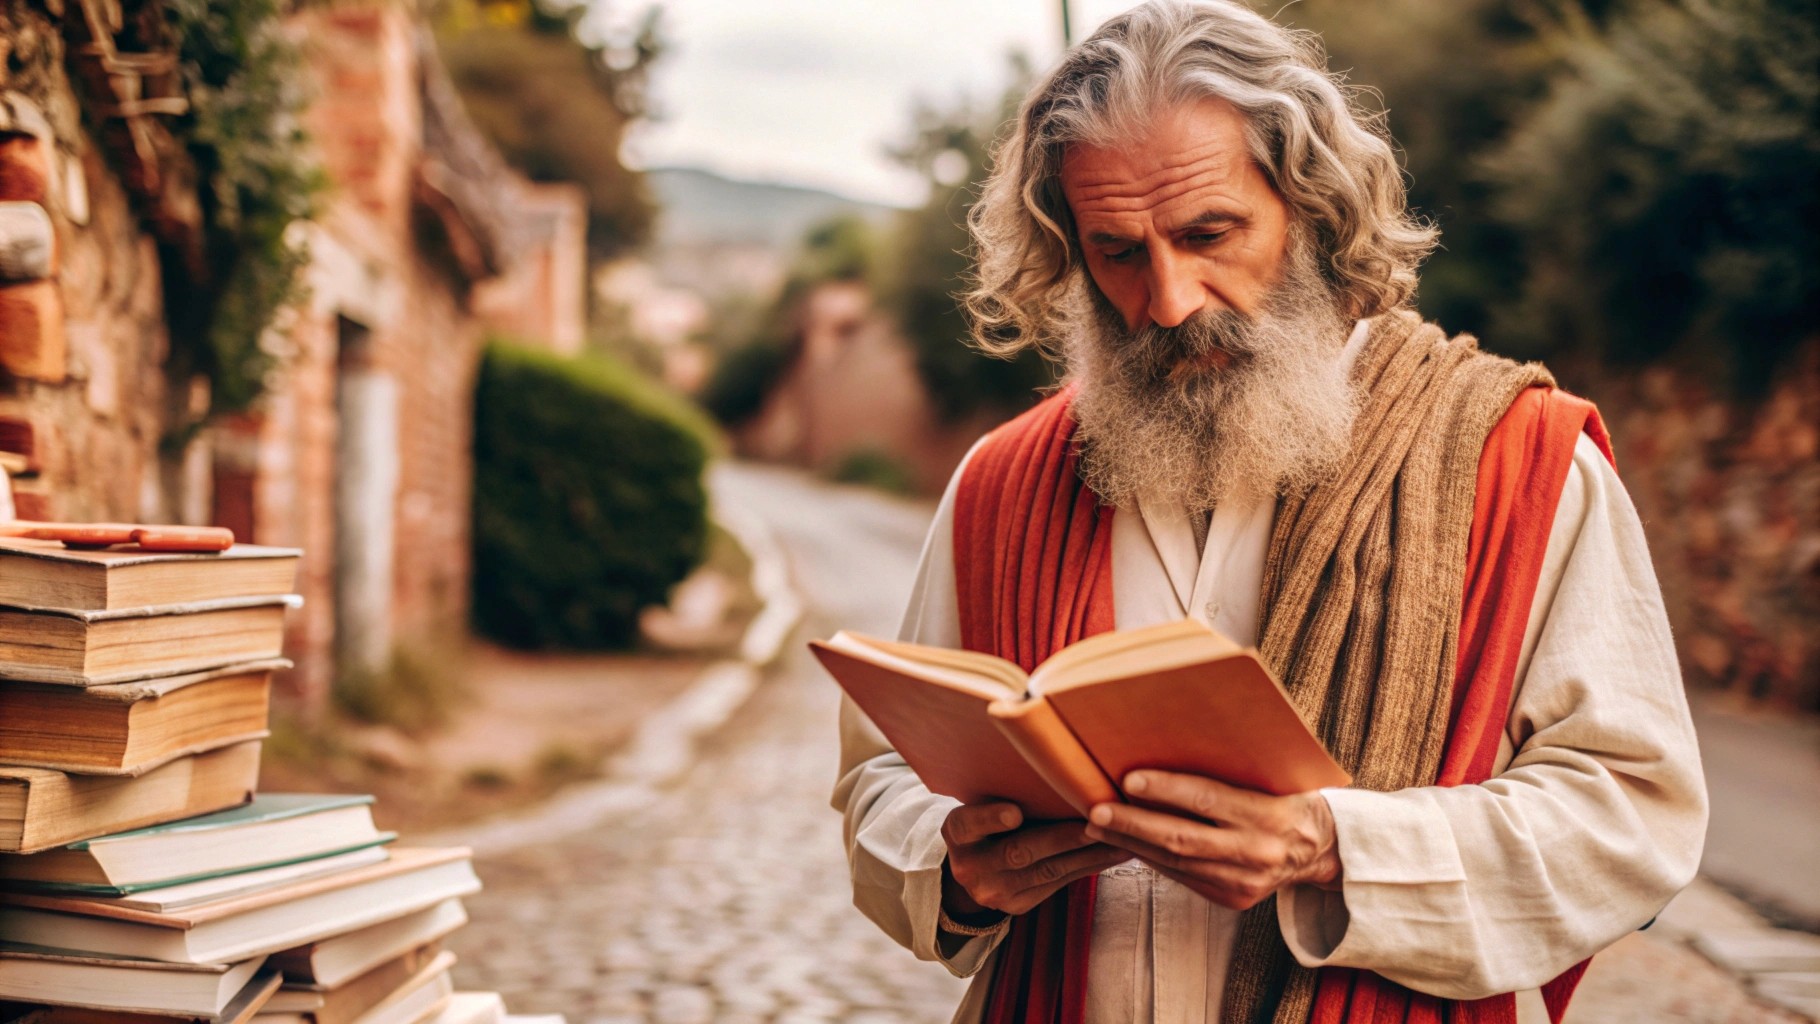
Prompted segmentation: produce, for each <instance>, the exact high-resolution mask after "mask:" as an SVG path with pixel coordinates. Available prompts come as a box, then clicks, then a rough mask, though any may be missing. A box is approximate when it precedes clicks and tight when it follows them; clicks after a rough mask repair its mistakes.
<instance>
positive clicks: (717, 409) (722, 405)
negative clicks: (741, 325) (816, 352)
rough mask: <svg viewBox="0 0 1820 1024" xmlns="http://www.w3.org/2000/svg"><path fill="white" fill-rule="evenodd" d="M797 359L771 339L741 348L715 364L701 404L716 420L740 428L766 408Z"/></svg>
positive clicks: (788, 350) (760, 340) (787, 348)
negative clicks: (791, 363)
mask: <svg viewBox="0 0 1820 1024" xmlns="http://www.w3.org/2000/svg"><path fill="white" fill-rule="evenodd" d="M794 358H795V356H794V353H793V352H792V351H791V349H790V348H789V347H787V346H786V345H784V344H782V343H780V342H777V341H774V340H771V339H769V338H761V339H759V340H757V341H752V342H748V343H747V344H745V345H741V346H740V347H738V348H736V349H734V350H733V351H731V352H728V353H727V354H726V355H724V356H722V357H721V359H720V361H719V362H718V363H716V364H715V366H714V372H713V374H711V375H710V376H709V377H708V383H707V385H706V386H705V387H703V388H702V392H701V404H702V405H703V406H704V407H705V408H706V409H707V410H708V412H709V413H711V414H712V415H713V416H714V418H715V419H716V420H719V421H720V422H722V423H724V424H726V425H727V426H729V427H737V426H739V425H740V424H742V423H745V422H746V421H747V420H750V419H751V418H752V417H754V416H757V415H758V414H759V411H760V410H761V409H763V408H764V407H765V399H767V398H769V397H771V391H772V389H773V388H775V387H777V385H778V383H779V382H780V381H782V380H783V378H784V373H785V372H786V371H787V370H789V368H790V362H791V360H792V359H794Z"/></svg>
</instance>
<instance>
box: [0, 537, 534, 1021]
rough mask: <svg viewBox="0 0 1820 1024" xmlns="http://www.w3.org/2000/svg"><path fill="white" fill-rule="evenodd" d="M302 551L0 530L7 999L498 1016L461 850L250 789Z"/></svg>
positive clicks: (22, 1007)
mask: <svg viewBox="0 0 1820 1024" xmlns="http://www.w3.org/2000/svg"><path fill="white" fill-rule="evenodd" d="M299 556H300V552H298V551H296V550H294V549H284V548H268V547H256V546H253V545H236V546H234V547H232V548H230V549H228V550H227V551H225V552H221V553H218V554H177V553H166V552H148V551H142V550H140V549H138V548H136V547H133V546H130V545H129V546H124V547H114V548H110V549H106V550H92V551H90V550H69V549H65V548H64V547H63V546H62V545H60V544H58V543H55V542H41V541H31V540H23V539H15V538H0V1021H5V1022H9V1024H137V1022H144V1024H156V1022H165V1024H168V1022H169V1021H171V1020H172V1019H173V1018H176V1019H189V1020H195V1021H209V1022H212V1024H242V1022H249V1021H256V1022H260V1024H419V1022H434V1024H501V1022H504V1021H507V1020H513V1018H507V1017H506V1015H505V1008H504V1006H503V1004H502V1003H501V1001H500V998H499V996H498V995H496V994H493V993H479V992H456V991H455V990H454V985H453V982H452V981H451V979H450V974H449V970H450V966H451V965H452V964H453V962H454V959H455V958H454V955H453V954H451V953H449V952H447V951H445V950H443V949H442V948H441V942H442V940H443V938H444V937H445V936H447V935H448V934H449V933H450V932H452V931H454V930H455V929H456V928H459V927H461V926H462V925H463V924H465V923H466V921H467V914H466V912H465V911H464V909H463V907H462V903H461V898H462V897H463V896H467V895H470V894H472V893H474V892H477V891H478V890H479V888H480V882H479V880H478V879H477V878H476V877H475V876H474V871H473V868H472V866H471V865H470V864H469V858H468V851H467V850H465V849H394V848H392V847H391V846H390V845H389V844H390V843H391V842H392V840H393V839H395V838H396V837H395V836H394V835H393V834H392V833H388V832H382V831H380V830H379V829H378V828H376V827H375V825H374V822H373V815H372V806H371V805H372V798H371V797H369V796H318V795H302V794H277V793H265V794H256V792H255V791H256V789H257V782H258V774H259V752H260V742H261V740H262V739H263V738H264V737H265V736H266V735H267V717H268V712H269V708H270V700H271V686H272V673H273V672H274V671H275V670H277V669H281V668H284V667H287V666H288V665H289V662H286V661H284V660H283V659H282V658H281V657H280V655H281V653H282V648H283V636H284V613H285V610H286V608H287V607H289V606H292V605H295V604H296V603H298V599H297V598H296V597H295V596H294V595H292V594H291V593H290V591H291V590H292V588H293V586H294V584H295V580H296V572H297V564H298V559H299Z"/></svg>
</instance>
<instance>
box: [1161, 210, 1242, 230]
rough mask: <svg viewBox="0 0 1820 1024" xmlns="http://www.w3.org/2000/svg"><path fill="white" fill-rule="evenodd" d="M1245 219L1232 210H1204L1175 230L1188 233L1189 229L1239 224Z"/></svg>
mask: <svg viewBox="0 0 1820 1024" xmlns="http://www.w3.org/2000/svg"><path fill="white" fill-rule="evenodd" d="M1243 219H1244V218H1243V217H1241V216H1239V215H1238V214H1236V213H1233V212H1231V211H1230V210H1202V211H1201V212H1200V213H1197V214H1195V215H1194V216H1193V217H1190V218H1189V219H1188V220H1186V221H1184V222H1182V223H1181V224H1179V225H1177V226H1176V227H1175V228H1174V230H1176V231H1186V230H1188V229H1189V228H1205V227H1213V226H1215V225H1225V224H1237V223H1238V222H1239V221H1241V220H1243Z"/></svg>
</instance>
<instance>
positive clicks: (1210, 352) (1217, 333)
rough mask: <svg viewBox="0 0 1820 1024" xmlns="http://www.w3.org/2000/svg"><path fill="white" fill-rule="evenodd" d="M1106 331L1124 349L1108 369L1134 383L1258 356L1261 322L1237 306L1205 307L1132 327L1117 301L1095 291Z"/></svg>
mask: <svg viewBox="0 0 1820 1024" xmlns="http://www.w3.org/2000/svg"><path fill="white" fill-rule="evenodd" d="M1093 300H1094V305H1095V306H1096V307H1097V309H1096V312H1097V313H1098V318H1099V321H1100V323H1099V327H1100V331H1101V336H1102V337H1104V338H1106V339H1107V340H1109V341H1115V344H1116V348H1117V352H1118V355H1117V357H1116V359H1115V360H1114V361H1113V363H1112V365H1111V366H1109V367H1107V369H1111V370H1113V371H1114V372H1115V373H1116V374H1117V375H1118V376H1121V377H1124V378H1125V379H1126V380H1127V381H1129V382H1130V383H1132V384H1143V383H1150V384H1181V383H1185V382H1186V381H1188V380H1190V379H1192V378H1195V377H1198V376H1201V375H1202V374H1203V373H1206V372H1208V371H1212V372H1216V373H1220V374H1226V373H1230V372H1231V371H1233V370H1235V369H1237V368H1240V367H1242V366H1244V365H1246V364H1248V363H1250V362H1251V361H1252V360H1253V359H1255V358H1256V356H1257V355H1258V351H1259V343H1258V342H1259V338H1258V334H1259V332H1258V323H1257V321H1256V320H1255V319H1253V318H1252V317H1250V316H1247V315H1246V314H1244V313H1240V312H1238V311H1237V310H1232V309H1203V310H1200V311H1198V312H1196V313H1194V314H1193V315H1191V316H1190V317H1189V318H1188V319H1186V320H1184V321H1182V322H1181V323H1179V324H1177V325H1175V326H1174V327H1159V326H1157V325H1156V324H1150V325H1148V326H1145V327H1141V328H1138V329H1137V330H1135V331H1134V330H1131V329H1129V328H1127V327H1126V326H1125V322H1124V318H1123V317H1122V316H1120V315H1119V313H1118V312H1117V311H1116V310H1114V309H1113V308H1112V304H1111V303H1110V302H1108V301H1107V300H1106V298H1105V297H1104V296H1103V295H1100V294H1099V293H1098V291H1097V289H1096V290H1095V291H1094V293H1093Z"/></svg>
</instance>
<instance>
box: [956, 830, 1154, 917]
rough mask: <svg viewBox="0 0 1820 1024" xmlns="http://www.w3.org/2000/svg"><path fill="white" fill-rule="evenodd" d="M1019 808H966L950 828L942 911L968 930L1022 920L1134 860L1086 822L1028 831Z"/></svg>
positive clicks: (1127, 852)
mask: <svg viewBox="0 0 1820 1024" xmlns="http://www.w3.org/2000/svg"><path fill="white" fill-rule="evenodd" d="M1023 824H1024V814H1023V812H1022V811H1021V810H1019V809H1018V806H1017V805H1016V804H1011V803H984V804H963V805H962V806H960V807H956V808H955V809H954V810H953V811H950V812H949V814H948V819H947V820H946V821H944V822H942V838H943V839H944V840H946V841H947V843H948V863H947V869H946V871H945V872H944V873H943V875H942V909H943V910H945V911H947V912H948V916H949V917H951V918H953V919H954V920H955V921H957V922H960V923H962V924H984V923H987V921H988V919H990V918H992V917H994V916H996V915H995V913H994V912H996V913H997V914H1011V915H1017V914H1022V913H1024V912H1025V911H1028V910H1031V909H1033V908H1034V907H1035V906H1036V905H1037V904H1039V903H1041V902H1043V901H1044V900H1046V899H1048V898H1049V896H1050V895H1051V894H1052V893H1054V892H1055V891H1056V890H1058V889H1060V888H1062V887H1063V886H1065V885H1067V884H1068V883H1070V882H1072V881H1074V880H1075V879H1078V878H1085V877H1087V876H1088V875H1096V874H1099V873H1100V872H1101V871H1104V870H1106V869H1107V868H1109V867H1112V866H1113V865H1115V864H1122V863H1124V862H1125V861H1128V860H1130V859H1131V856H1132V854H1131V852H1130V851H1128V850H1121V849H1119V848H1118V847H1116V846H1108V845H1106V844H1105V843H1096V842H1093V841H1092V840H1090V839H1088V838H1087V835H1086V831H1085V829H1086V822H1081V821H1062V822H1053V823H1048V824H1041V825H1031V826H1030V827H1028V828H1025V827H1023Z"/></svg>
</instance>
